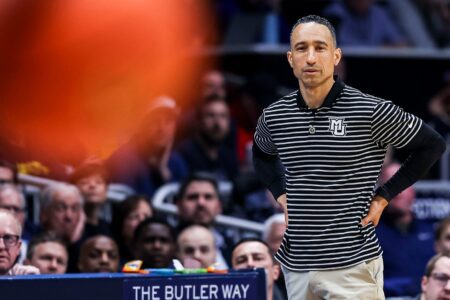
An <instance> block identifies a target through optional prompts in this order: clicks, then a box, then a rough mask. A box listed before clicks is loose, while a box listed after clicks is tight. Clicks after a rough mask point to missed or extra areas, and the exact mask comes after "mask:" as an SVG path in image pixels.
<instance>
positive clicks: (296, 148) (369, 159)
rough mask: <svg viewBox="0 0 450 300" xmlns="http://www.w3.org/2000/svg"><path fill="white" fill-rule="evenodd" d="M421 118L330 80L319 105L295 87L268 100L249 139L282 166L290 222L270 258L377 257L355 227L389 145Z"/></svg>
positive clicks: (311, 265) (344, 260)
mask: <svg viewBox="0 0 450 300" xmlns="http://www.w3.org/2000/svg"><path fill="white" fill-rule="evenodd" d="M421 124H422V121H421V120H420V119H419V118H417V117H416V116H414V115H412V114H409V113H407V112H405V111H403V110H402V109H401V108H400V107H398V106H396V105H394V104H393V103H392V102H390V101H386V100H383V99H380V98H377V97H374V96H371V95H367V94H364V93H362V92H361V91H359V90H357V89H354V88H352V87H349V86H346V85H344V84H343V83H342V82H338V81H337V82H335V84H334V85H333V87H332V89H331V91H330V93H329V94H328V96H327V97H326V99H325V100H324V103H323V105H322V106H321V107H319V108H318V109H315V110H313V109H308V108H307V106H306V104H305V102H304V100H303V99H302V97H301V94H300V93H299V91H296V92H293V93H291V94H289V95H287V96H285V97H283V98H281V99H280V100H278V101H277V102H275V103H273V104H272V105H270V106H269V107H267V108H266V109H265V110H264V112H263V114H262V115H261V117H260V119H259V121H258V125H257V128H256V133H255V137H254V141H255V143H256V146H257V147H258V148H259V149H260V150H261V151H262V152H264V153H265V154H268V155H278V157H279V158H280V160H281V162H282V163H283V165H284V167H285V169H286V174H285V176H286V193H287V207H288V215H289V225H288V228H287V230H286V233H285V235H284V239H283V242H282V245H281V247H280V249H279V251H278V253H277V254H276V258H277V260H278V261H279V262H280V263H281V264H282V265H283V266H285V267H286V268H288V269H290V270H293V271H311V270H326V269H338V268H344V267H349V266H353V265H356V264H358V263H361V262H363V261H368V260H371V259H374V258H377V257H379V256H380V255H381V254H382V250H381V248H380V246H379V244H378V240H377V237H376V235H375V229H374V227H373V225H372V224H369V225H368V226H366V227H364V228H363V227H361V225H360V221H361V219H362V218H363V217H364V216H365V215H366V214H367V212H368V209H369V206H370V201H371V199H372V197H373V194H374V187H375V183H376V180H377V178H378V175H379V172H380V169H381V165H382V163H383V160H384V156H385V153H386V149H387V146H388V145H390V144H391V145H393V146H394V147H396V148H402V147H404V146H405V145H407V144H408V143H409V142H410V141H411V140H412V139H413V137H414V136H415V135H416V134H417V132H418V131H419V129H420V127H421Z"/></svg>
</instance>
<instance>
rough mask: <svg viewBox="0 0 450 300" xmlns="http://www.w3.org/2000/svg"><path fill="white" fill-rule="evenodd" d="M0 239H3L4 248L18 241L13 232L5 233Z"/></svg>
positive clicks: (12, 245)
mask: <svg viewBox="0 0 450 300" xmlns="http://www.w3.org/2000/svg"><path fill="white" fill-rule="evenodd" d="M0 240H3V244H5V246H6V248H10V247H14V246H15V245H17V243H18V242H19V236H18V235H14V234H5V235H4V236H0Z"/></svg>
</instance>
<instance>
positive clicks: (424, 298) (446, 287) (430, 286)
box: [386, 252, 450, 300]
mask: <svg viewBox="0 0 450 300" xmlns="http://www.w3.org/2000/svg"><path fill="white" fill-rule="evenodd" d="M421 288H422V293H420V294H419V295H417V296H416V297H395V298H387V299H386V300H448V299H450V252H442V253H438V254H436V255H435V256H433V257H432V258H431V259H430V260H429V261H428V263H427V266H426V268H425V275H423V277H422V283H421Z"/></svg>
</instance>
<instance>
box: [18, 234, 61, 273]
mask: <svg viewBox="0 0 450 300" xmlns="http://www.w3.org/2000/svg"><path fill="white" fill-rule="evenodd" d="M68 261H69V254H68V253H67V244H66V241H65V240H64V239H63V238H61V237H60V236H59V235H57V234H56V233H54V232H49V231H47V232H42V233H40V234H38V235H36V236H34V237H33V238H32V239H31V241H30V243H29V245H28V249H27V258H26V259H25V261H24V264H25V265H31V266H35V267H37V268H38V269H39V271H40V272H41V274H64V273H66V270H67V264H68Z"/></svg>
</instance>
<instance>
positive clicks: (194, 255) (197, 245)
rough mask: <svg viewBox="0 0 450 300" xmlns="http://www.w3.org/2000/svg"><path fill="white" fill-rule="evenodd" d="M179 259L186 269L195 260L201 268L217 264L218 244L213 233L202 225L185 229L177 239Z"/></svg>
mask: <svg viewBox="0 0 450 300" xmlns="http://www.w3.org/2000/svg"><path fill="white" fill-rule="evenodd" d="M177 249H178V258H179V259H180V260H181V262H182V263H183V265H184V266H185V267H186V265H187V264H188V262H189V261H191V260H195V261H196V262H197V263H198V266H197V267H199V268H207V267H209V266H211V265H213V264H214V263H215V262H216V244H215V242H214V235H213V233H212V232H211V231H210V230H209V229H208V228H206V227H204V226H201V225H191V226H189V227H186V228H185V229H183V230H182V231H181V232H180V234H179V235H178V238H177Z"/></svg>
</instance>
